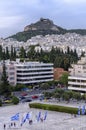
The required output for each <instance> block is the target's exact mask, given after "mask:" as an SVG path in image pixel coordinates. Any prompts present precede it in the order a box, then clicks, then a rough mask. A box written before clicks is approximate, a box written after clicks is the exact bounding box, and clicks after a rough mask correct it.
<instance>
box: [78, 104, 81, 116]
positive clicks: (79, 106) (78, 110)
mask: <svg viewBox="0 0 86 130" xmlns="http://www.w3.org/2000/svg"><path fill="white" fill-rule="evenodd" d="M80 109H81V106H79V108H78V115H80Z"/></svg>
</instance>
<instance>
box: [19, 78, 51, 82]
mask: <svg viewBox="0 0 86 130" xmlns="http://www.w3.org/2000/svg"><path fill="white" fill-rule="evenodd" d="M45 79H52V77H49V78H48V77H46V78H35V79H17V81H22V82H24V81H34V80H45Z"/></svg>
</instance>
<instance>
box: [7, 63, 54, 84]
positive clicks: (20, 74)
mask: <svg viewBox="0 0 86 130" xmlns="http://www.w3.org/2000/svg"><path fill="white" fill-rule="evenodd" d="M5 64H6V72H7V75H8V81H9V83H10V84H11V85H16V84H27V85H28V84H36V83H42V82H47V81H52V80H53V77H54V76H53V64H51V63H40V62H20V61H19V60H16V61H9V60H8V61H5Z"/></svg>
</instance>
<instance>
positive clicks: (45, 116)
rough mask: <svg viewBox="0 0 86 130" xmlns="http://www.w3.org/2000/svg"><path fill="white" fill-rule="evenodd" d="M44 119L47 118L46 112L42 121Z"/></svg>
mask: <svg viewBox="0 0 86 130" xmlns="http://www.w3.org/2000/svg"><path fill="white" fill-rule="evenodd" d="M46 118H47V111H46V112H45V115H44V120H46Z"/></svg>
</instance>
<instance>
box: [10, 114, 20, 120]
mask: <svg viewBox="0 0 86 130" xmlns="http://www.w3.org/2000/svg"><path fill="white" fill-rule="evenodd" d="M15 120H19V113H17V114H16V115H14V116H12V117H11V121H15Z"/></svg>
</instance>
